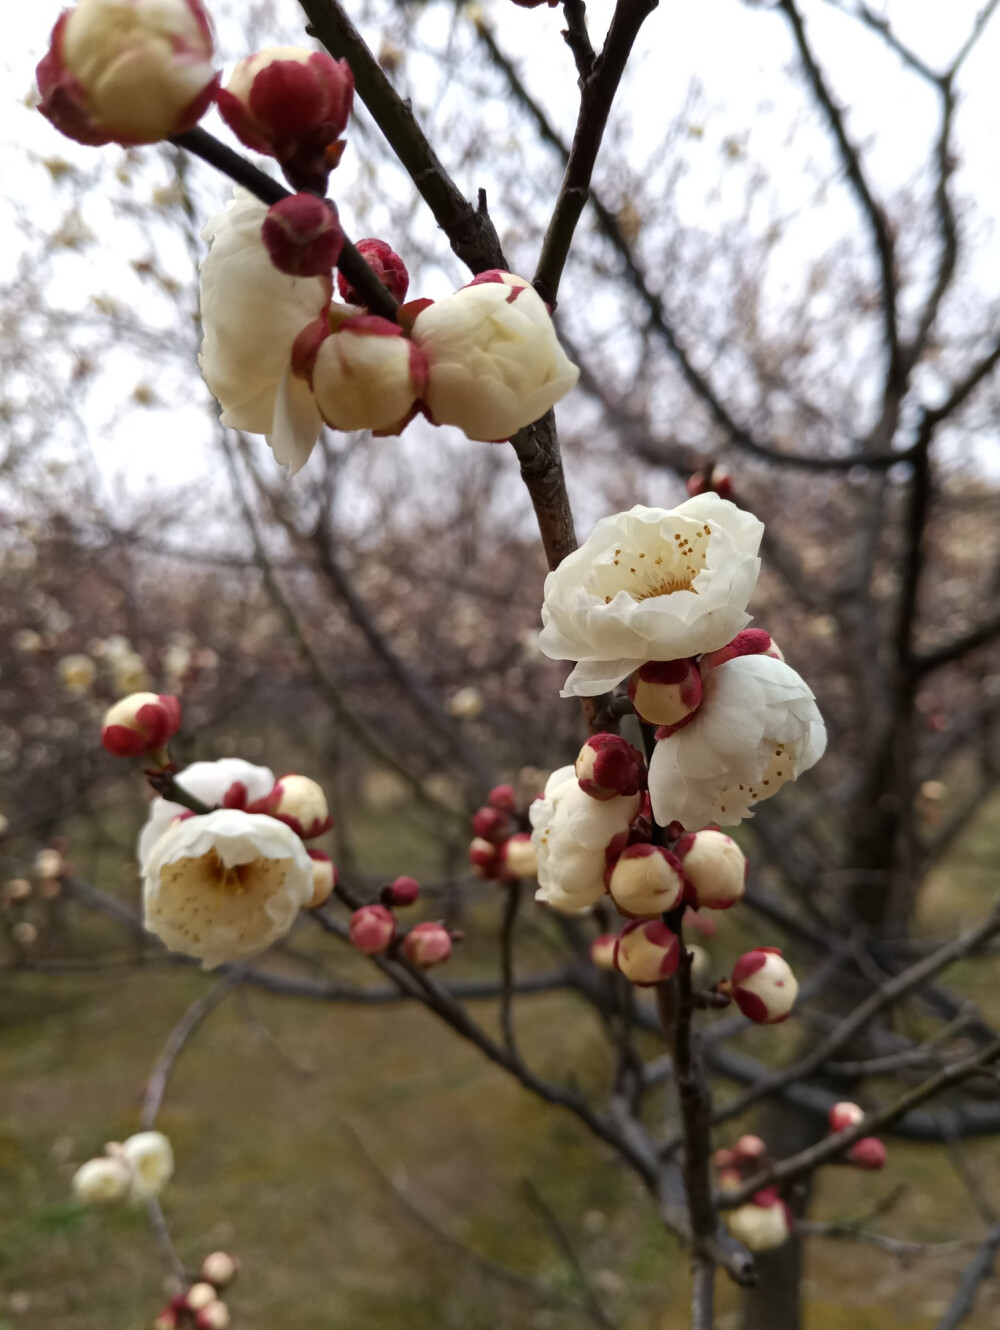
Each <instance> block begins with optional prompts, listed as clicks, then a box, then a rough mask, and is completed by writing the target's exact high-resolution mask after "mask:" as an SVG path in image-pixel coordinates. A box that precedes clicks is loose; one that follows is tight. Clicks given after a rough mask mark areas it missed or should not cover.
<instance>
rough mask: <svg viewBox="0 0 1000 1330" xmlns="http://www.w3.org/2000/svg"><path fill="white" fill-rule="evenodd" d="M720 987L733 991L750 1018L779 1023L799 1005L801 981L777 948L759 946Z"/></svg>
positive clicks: (743, 1010) (737, 1002) (742, 1009)
mask: <svg viewBox="0 0 1000 1330" xmlns="http://www.w3.org/2000/svg"><path fill="white" fill-rule="evenodd" d="M720 988H722V990H723V991H726V990H728V991H729V992H730V993H731V994H732V998H733V1001H734V1002H735V1003H736V1005H737V1006H738V1007H739V1009H740V1011H742V1013H743V1015H744V1016H746V1017H747V1019H748V1020H751V1021H755V1022H756V1023H757V1024H758V1025H778V1024H780V1022H781V1021H784V1020H787V1019H788V1015H789V1012H790V1011H791V1010H792V1007H793V1006H794V1005H795V998H796V996H797V995H798V991H799V981H798V980H797V979H796V978H795V975H794V974H793V973H792V967H791V966H790V965H789V964H788V962H787V961H786V960H785V958H784V957H783V956H782V954H781V951H780V950H779V949H778V948H777V947H757V948H755V949H754V950H753V951H748V952H745V953H744V954H743V955H742V956H741V957H740V958H739V960H738V961H737V962H736V964H735V965H734V966H733V973H732V977H731V978H730V980H729V981H728V983H727V984H724V985H720Z"/></svg>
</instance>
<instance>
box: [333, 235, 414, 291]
mask: <svg viewBox="0 0 1000 1330" xmlns="http://www.w3.org/2000/svg"><path fill="white" fill-rule="evenodd" d="M357 250H358V253H359V254H360V255H361V257H362V258H363V259H364V261H365V263H367V264H368V266H369V268H371V270H372V272H373V273H374V274H375V276H376V277H377V278H378V279H379V281H380V282H381V283H382V285H383V286H384V287H386V288H387V289H388V291H389V294H390V295H391V296H392V297H393V299H394V300H395V301H396V303H397V304H400V305H401V304H402V303H403V300H404V299H405V298H406V292H407V288H408V287H409V285H410V275H409V273H408V272H407V271H406V264H405V263H404V262H403V260H402V259H401V258H400V257H399V255H398V254H397V253H396V252H395V251H394V250H393V249H392V247H391V246H390V245H387V244H386V242H385V241H384V240H376V239H375V238H374V237H369V238H368V239H367V240H359V241H358V244H357ZM337 289H338V290H339V291H340V297H341V299H342V300H346V301H347V303H348V304H349V305H366V304H367V302H366V301H365V298H364V296H363V295H362V294H361V293H360V292H359V291H355V289H354V287H352V286H351V284H350V282H349V281H348V280H347V278H346V277H345V276H344V274H343V273H342V272H339V273H337Z"/></svg>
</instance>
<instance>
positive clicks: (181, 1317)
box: [153, 1251, 239, 1330]
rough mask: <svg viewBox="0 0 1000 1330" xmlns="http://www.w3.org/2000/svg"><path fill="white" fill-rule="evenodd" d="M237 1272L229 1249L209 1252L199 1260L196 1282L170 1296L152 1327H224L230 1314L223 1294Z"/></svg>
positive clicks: (214, 1329) (223, 1329) (162, 1329)
mask: <svg viewBox="0 0 1000 1330" xmlns="http://www.w3.org/2000/svg"><path fill="white" fill-rule="evenodd" d="M238 1271H239V1264H238V1262H237V1261H236V1259H235V1258H234V1257H232V1256H230V1255H229V1253H228V1252H224V1251H216V1252H211V1253H210V1254H209V1255H208V1256H206V1257H205V1259H204V1260H203V1261H202V1263H201V1269H200V1270H199V1272H198V1278H197V1280H196V1282H195V1283H193V1284H192V1285H191V1286H190V1287H189V1288H188V1289H187V1290H186V1291H185V1292H183V1293H178V1294H176V1295H175V1296H174V1297H172V1298H171V1299H170V1302H169V1303H168V1304H167V1306H166V1307H164V1309H163V1311H162V1312H160V1314H159V1316H157V1318H156V1320H155V1321H154V1322H153V1330H227V1327H228V1325H229V1324H230V1316H229V1308H228V1307H227V1306H226V1304H225V1302H224V1301H223V1296H224V1293H225V1290H226V1289H227V1288H228V1287H229V1285H230V1284H231V1283H232V1282H233V1280H234V1279H235V1278H236V1275H237V1273H238Z"/></svg>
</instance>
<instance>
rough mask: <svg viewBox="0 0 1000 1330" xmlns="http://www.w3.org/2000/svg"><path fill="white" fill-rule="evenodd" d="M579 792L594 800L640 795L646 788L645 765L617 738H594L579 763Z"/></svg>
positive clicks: (612, 735) (586, 745) (634, 752)
mask: <svg viewBox="0 0 1000 1330" xmlns="http://www.w3.org/2000/svg"><path fill="white" fill-rule="evenodd" d="M575 770H576V778H577V780H578V781H579V782H580V789H581V790H583V791H584V793H585V794H589V795H590V797H591V798H592V799H600V800H602V801H603V800H607V799H613V798H614V797H615V795H617V794H628V795H631V794H638V793H639V791H640V790H644V789H645V788H646V761H645V759H644V757H643V756H642V754H641V753H640V752H639V750H638V749H637V748H633V747H632V745H631V744H630V743H626V741H625V740H624V739H622V738H621V736H620V735H617V734H606V733H602V734H593V735H591V737H590V738H589V739H588V740H587V742H586V743H585V744H584V745H583V747H582V748H581V749H580V754H579V756H578V757H577V759H576V767H575Z"/></svg>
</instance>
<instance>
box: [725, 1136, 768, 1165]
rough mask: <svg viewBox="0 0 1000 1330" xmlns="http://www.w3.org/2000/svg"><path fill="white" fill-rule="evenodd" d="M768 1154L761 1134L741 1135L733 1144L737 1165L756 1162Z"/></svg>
mask: <svg viewBox="0 0 1000 1330" xmlns="http://www.w3.org/2000/svg"><path fill="white" fill-rule="evenodd" d="M766 1154H767V1146H766V1145H765V1143H764V1142H763V1141H762V1140H761V1138H760V1137H759V1136H741V1137H740V1139H739V1140H738V1141H737V1142H736V1144H735V1145H734V1146H733V1155H734V1158H735V1161H736V1163H737V1165H739V1164H755V1163H757V1161H758V1160H760V1159H763V1158H764V1156H765V1155H766Z"/></svg>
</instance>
